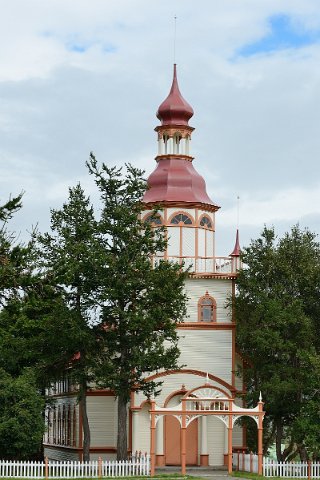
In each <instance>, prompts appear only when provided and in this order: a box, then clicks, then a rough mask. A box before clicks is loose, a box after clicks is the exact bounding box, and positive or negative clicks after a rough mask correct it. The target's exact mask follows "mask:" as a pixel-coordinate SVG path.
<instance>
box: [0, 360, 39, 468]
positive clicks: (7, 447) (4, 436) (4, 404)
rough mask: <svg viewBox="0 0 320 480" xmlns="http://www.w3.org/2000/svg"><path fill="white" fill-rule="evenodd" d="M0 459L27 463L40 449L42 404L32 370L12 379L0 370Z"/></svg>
mask: <svg viewBox="0 0 320 480" xmlns="http://www.w3.org/2000/svg"><path fill="white" fill-rule="evenodd" d="M0 405H1V409H0V456H1V458H9V459H17V460H24V459H29V458H30V457H31V456H34V455H35V454H36V453H39V451H40V449H41V441H42V437H43V434H44V421H43V415H42V413H43V408H44V400H43V398H41V396H40V395H39V394H38V392H37V385H36V381H35V378H34V376H33V373H32V371H31V370H28V369H27V370H25V371H24V372H23V373H22V374H21V375H19V376H17V377H12V376H11V375H9V374H8V373H7V372H5V371H4V370H3V369H0Z"/></svg>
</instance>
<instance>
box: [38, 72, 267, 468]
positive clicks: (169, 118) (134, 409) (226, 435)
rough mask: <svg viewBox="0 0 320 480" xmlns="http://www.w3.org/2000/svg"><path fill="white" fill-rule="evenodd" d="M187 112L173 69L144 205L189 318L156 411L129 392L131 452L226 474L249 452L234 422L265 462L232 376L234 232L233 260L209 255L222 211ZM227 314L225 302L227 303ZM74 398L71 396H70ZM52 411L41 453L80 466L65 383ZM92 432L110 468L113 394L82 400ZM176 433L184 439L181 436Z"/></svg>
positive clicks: (95, 393)
mask: <svg viewBox="0 0 320 480" xmlns="http://www.w3.org/2000/svg"><path fill="white" fill-rule="evenodd" d="M192 116H193V109H192V107H191V106H190V105H189V104H188V103H187V102H186V100H185V99H184V98H183V97H182V95H181V93H180V90H179V86H178V81H177V72H176V65H174V74H173V82H172V86H171V90H170V93H169V95H168V97H167V98H166V99H165V100H164V102H163V103H162V104H161V105H160V107H159V109H158V112H157V117H158V119H159V122H160V124H159V125H158V126H157V127H156V128H155V130H156V132H157V137H158V154H157V156H156V158H155V160H156V168H155V170H154V171H153V172H152V173H151V175H150V176H149V179H148V184H149V190H148V191H147V192H146V194H145V196H144V199H143V200H144V203H145V216H144V219H145V220H146V221H148V216H150V212H151V208H152V206H153V205H154V204H161V206H162V210H161V211H160V216H159V217H158V218H156V219H154V218H153V219H152V218H150V219H151V220H152V221H153V222H154V227H155V228H157V225H159V224H161V225H165V226H166V228H167V231H168V238H169V243H168V247H167V251H166V252H165V253H164V258H165V259H168V260H172V261H176V262H181V261H182V260H183V261H184V262H185V264H186V265H187V266H191V270H190V272H191V273H190V275H189V278H188V280H187V281H186V284H185V289H186V292H187V295H188V298H189V300H188V315H187V317H186V319H185V321H184V323H182V324H180V325H179V327H178V329H179V336H180V342H179V346H180V350H181V357H180V362H181V364H184V365H186V366H185V367H184V368H183V369H182V370H177V371H164V372H163V373H161V374H158V375H154V376H151V377H150V378H154V377H161V380H163V386H162V392H161V394H160V396H158V397H157V398H156V399H155V401H154V402H151V404H150V402H149V401H148V400H147V398H145V397H144V395H143V394H142V393H133V394H132V396H131V402H130V405H129V406H128V408H129V424H128V439H129V441H128V444H129V450H130V452H136V451H141V452H149V453H151V457H152V461H153V468H154V466H155V465H158V466H162V465H180V464H183V465H184V466H185V465H201V466H206V465H211V466H221V465H228V466H229V469H230V468H231V463H230V462H231V453H232V451H237V450H240V451H243V450H245V449H246V434H245V433H246V432H245V429H243V428H241V427H240V426H239V425H237V420H238V418H239V417H240V416H243V415H248V416H251V417H253V419H254V420H255V421H256V423H257V426H258V432H259V437H258V438H259V453H260V457H261V455H262V450H261V441H262V419H263V412H262V405H263V404H262V401H261V399H260V402H259V404H258V405H257V407H256V408H255V409H246V408H243V407H242V401H241V400H240V399H239V398H236V397H237V396H238V395H239V394H241V393H243V391H244V385H243V381H242V378H241V377H239V376H238V375H237V371H238V370H239V366H241V362H242V361H241V358H240V357H239V356H238V354H237V349H236V343H235V329H236V321H235V315H234V311H233V309H232V306H229V307H228V306H227V303H228V302H227V300H228V298H230V296H234V294H235V279H236V275H237V269H238V268H239V262H240V258H239V255H240V248H239V239H238V232H237V235H236V242H235V247H234V250H233V252H232V253H231V254H230V255H229V256H226V257H217V256H216V255H215V225H216V224H215V214H216V212H217V211H218V209H219V207H218V206H217V205H216V204H215V203H214V202H213V201H212V200H211V199H210V198H209V196H208V194H207V192H206V184H205V181H204V179H203V177H201V176H200V175H199V173H198V172H197V171H196V170H195V168H194V165H193V160H194V158H193V156H192V153H191V148H190V146H191V136H192V132H193V130H194V129H193V128H192V127H191V126H190V125H189V120H190V119H191V117H192ZM229 305H230V302H229ZM70 390H71V391H70ZM52 394H53V395H54V397H55V399H56V402H55V407H54V408H53V409H51V411H50V413H49V426H48V430H47V433H46V436H45V441H44V453H45V455H46V456H48V458H49V459H52V460H53V459H56V460H78V459H81V458H82V425H81V417H80V415H79V410H78V405H77V393H76V391H72V387H71V386H70V388H69V385H68V383H67V382H66V381H61V382H59V383H58V384H57V385H56V386H55V389H54V390H53V391H52ZM87 402H88V415H89V421H90V428H91V458H92V459H95V458H97V457H99V456H101V457H102V458H103V459H114V458H115V456H116V442H117V405H116V400H115V398H114V396H113V394H112V392H110V391H107V390H93V389H91V390H90V391H88V392H87ZM181 432H182V433H181Z"/></svg>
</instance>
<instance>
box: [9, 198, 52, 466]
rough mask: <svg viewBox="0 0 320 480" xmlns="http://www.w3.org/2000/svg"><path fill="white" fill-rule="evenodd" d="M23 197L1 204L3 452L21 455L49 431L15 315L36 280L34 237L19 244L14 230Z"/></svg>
mask: <svg viewBox="0 0 320 480" xmlns="http://www.w3.org/2000/svg"><path fill="white" fill-rule="evenodd" d="M21 199H22V194H20V195H18V196H17V197H15V198H12V199H10V200H9V201H8V202H6V203H5V204H4V205H2V206H0V222H1V227H0V404H1V408H0V455H1V457H2V458H19V459H20V458H27V457H29V456H32V455H35V454H38V453H39V451H40V450H41V440H42V436H43V433H44V421H43V415H42V413H43V405H44V402H43V398H41V395H40V394H39V391H38V388H37V385H36V380H35V374H34V371H33V370H32V369H31V368H28V369H27V368H25V367H26V366H27V365H28V363H29V362H28V361H21V351H22V344H21V343H20V342H19V338H20V332H19V331H17V330H16V329H15V328H14V327H15V320H14V318H12V317H11V313H15V312H16V309H17V306H18V305H21V304H22V303H23V302H24V300H25V298H26V296H27V292H29V291H31V289H32V288H33V286H34V284H35V282H36V280H35V278H36V277H35V275H34V263H33V253H34V249H33V246H34V241H33V238H31V240H30V241H29V242H28V243H27V244H22V243H18V242H17V241H16V238H15V235H14V234H13V233H11V232H9V231H8V221H9V220H10V219H11V218H12V216H13V214H14V213H15V212H16V211H18V210H19V209H20V208H21V206H22V204H21ZM17 334H18V335H17ZM25 354H26V352H25Z"/></svg>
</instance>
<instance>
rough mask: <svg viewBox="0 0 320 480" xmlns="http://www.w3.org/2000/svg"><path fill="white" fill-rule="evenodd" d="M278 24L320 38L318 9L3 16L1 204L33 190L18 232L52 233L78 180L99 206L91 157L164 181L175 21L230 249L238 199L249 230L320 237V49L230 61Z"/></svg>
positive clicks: (201, 153) (78, 9) (218, 3)
mask: <svg viewBox="0 0 320 480" xmlns="http://www.w3.org/2000/svg"><path fill="white" fill-rule="evenodd" d="M17 12H19V14H17ZM279 12H280V13H285V14H288V15H290V16H292V18H298V19H299V22H301V24H303V25H304V26H305V27H306V28H309V29H319V28H320V3H319V1H318V0H305V1H304V2H301V0H281V1H280V2H279V0H259V1H257V0H242V1H241V2H235V1H234V0H215V1H214V2H212V1H211V0H200V1H199V2H197V3H196V4H195V2H194V1H193V0H184V1H183V2H182V1H181V0H180V1H178V0H173V1H172V0H163V1H161V2H150V0H135V2H132V1H130V0H108V1H102V0H91V1H90V4H89V3H88V2H87V1H85V0H78V1H77V2H76V5H75V2H74V1H73V0H46V1H45V2H44V1H42V0H30V1H28V2H25V1H23V0H11V1H10V2H7V3H6V4H5V5H4V7H3V8H2V11H1V17H0V58H1V71H0V98H1V112H0V126H1V130H0V189H1V199H5V198H6V196H7V195H9V194H10V193H17V192H19V191H20V190H21V189H24V190H26V195H25V199H24V203H25V207H24V210H23V212H24V214H23V216H19V218H18V219H17V221H19V222H20V223H19V228H24V227H25V225H31V224H32V223H35V222H37V221H39V223H40V225H42V226H43V228H42V229H44V228H46V226H47V225H48V216H49V208H50V207H59V206H60V205H61V203H62V201H63V199H64V198H66V197H67V187H68V186H69V185H74V184H75V183H76V182H77V181H78V180H79V179H80V180H81V181H82V183H84V184H86V186H87V188H88V189H89V193H90V194H92V195H94V194H95V193H94V190H93V189H92V186H91V187H90V182H89V183H88V184H87V183H86V178H87V174H86V169H85V166H84V162H85V160H86V159H87V158H88V155H89V152H90V151H91V150H93V151H94V152H95V153H96V155H97V158H98V160H100V161H106V162H108V163H111V164H113V163H118V164H122V163H124V162H125V161H130V162H131V163H134V164H136V165H137V166H139V167H141V168H144V169H146V170H147V172H151V171H152V170H153V169H154V167H155V162H154V156H155V155H156V138H155V133H154V132H153V128H154V127H155V126H156V125H157V123H158V121H157V119H156V117H155V111H156V109H157V106H158V105H159V104H160V103H161V101H162V100H163V99H164V98H165V96H166V95H167V93H168V90H169V87H170V83H171V63H172V44H173V16H174V14H177V16H178V23H177V60H178V76H179V82H180V87H181V90H182V93H183V95H184V96H185V98H186V99H187V100H188V101H189V102H190V103H191V104H192V106H193V107H194V110H195V116H194V118H193V119H192V122H191V124H192V125H193V126H195V127H196V131H195V132H194V135H193V140H192V150H193V154H194V155H195V156H196V159H195V163H194V165H195V167H196V168H197V170H198V171H199V172H200V173H201V174H202V175H203V176H204V177H205V178H206V181H207V189H208V192H209V193H210V195H211V196H212V198H213V199H214V200H215V201H216V202H217V203H218V204H220V205H221V206H222V209H221V211H220V212H219V213H218V224H220V226H221V232H223V235H224V238H226V239H227V244H228V243H229V244H232V242H233V239H234V231H233V226H234V225H235V223H236V216H235V210H234V204H235V201H236V196H237V195H238V194H239V195H240V197H241V199H242V200H241V202H242V206H241V223H242V225H247V226H248V228H249V227H250V229H251V232H256V231H258V230H259V229H260V228H261V226H263V224H264V223H269V222H274V223H276V224H278V223H280V224H281V222H282V224H283V225H285V226H287V224H288V221H290V224H292V223H296V222H297V221H299V219H301V218H304V219H306V218H307V217H306V215H309V217H308V219H309V221H310V222H311V223H312V225H315V226H316V228H318V224H317V220H316V216H317V214H318V208H317V205H319V198H318V196H317V192H318V188H319V185H318V178H320V163H319V161H318V155H319V151H320V136H319V134H318V130H319V111H320V105H319V103H320V67H319V65H320V47H319V46H318V45H316V44H315V45H312V46H309V47H305V48H302V49H299V51H298V50H290V51H289V50H287V51H281V52H275V53H273V54H269V55H259V56H254V57H251V58H244V59H241V60H239V59H237V61H234V60H232V58H234V53H235V51H237V49H239V48H240V47H241V46H243V45H246V44H248V43H250V42H253V41H256V40H258V39H259V38H262V37H263V36H264V35H265V34H266V32H267V29H268V18H270V16H271V15H274V14H277V13H279ZM77 45H78V46H80V47H81V46H82V47H83V51H76V50H77V48H72V46H74V47H75V46H77ZM108 46H112V48H111V50H112V51H105V50H106V49H107V50H108ZM113 49H115V51H113ZM80 50H81V48H80ZM64 195H65V196H64ZM294 198H296V199H299V201H297V202H295V201H294ZM311 205H312V208H311ZM19 215H20V214H19ZM22 217H23V220H22ZM312 225H311V227H312ZM243 228H246V227H243ZM219 241H221V243H223V239H222V238H221V237H220V240H219ZM223 247H224V245H223ZM231 247H232V245H231ZM225 248H226V250H228V249H229V248H228V246H226V247H225ZM230 251H231V250H230Z"/></svg>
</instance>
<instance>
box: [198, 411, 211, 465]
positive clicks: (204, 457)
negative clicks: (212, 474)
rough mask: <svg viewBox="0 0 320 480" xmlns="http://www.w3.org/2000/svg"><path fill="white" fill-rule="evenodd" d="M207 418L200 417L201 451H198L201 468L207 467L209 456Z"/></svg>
mask: <svg viewBox="0 0 320 480" xmlns="http://www.w3.org/2000/svg"><path fill="white" fill-rule="evenodd" d="M207 421H208V418H207V416H206V415H202V417H201V445H200V447H201V450H200V465H201V467H207V466H208V465H209V454H208V429H207Z"/></svg>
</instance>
